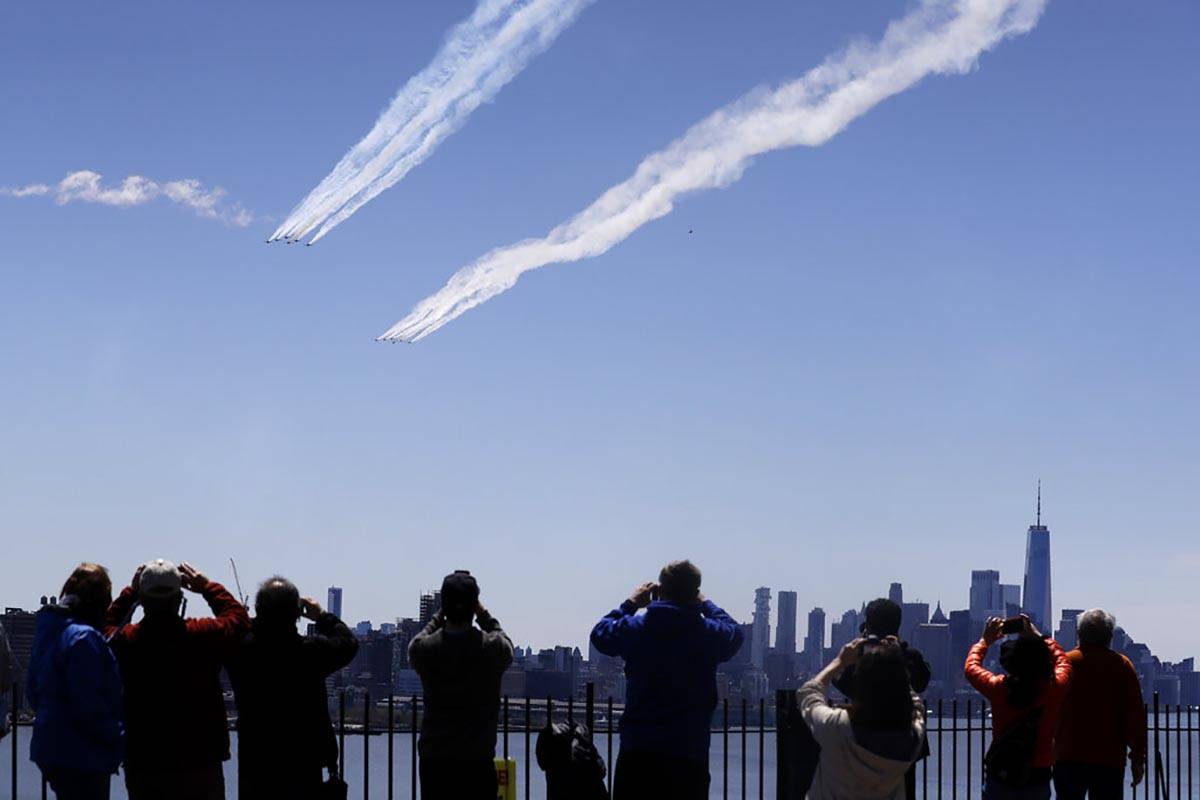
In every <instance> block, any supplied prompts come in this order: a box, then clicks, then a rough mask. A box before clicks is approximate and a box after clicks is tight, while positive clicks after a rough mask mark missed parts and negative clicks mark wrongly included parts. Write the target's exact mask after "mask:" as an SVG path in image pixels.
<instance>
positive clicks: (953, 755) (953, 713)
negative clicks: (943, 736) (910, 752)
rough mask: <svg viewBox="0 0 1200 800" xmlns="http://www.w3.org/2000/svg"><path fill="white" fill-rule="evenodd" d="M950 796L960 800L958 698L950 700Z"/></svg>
mask: <svg viewBox="0 0 1200 800" xmlns="http://www.w3.org/2000/svg"><path fill="white" fill-rule="evenodd" d="M950 759H951V764H950V780H951V783H950V797H951V798H953V800H958V699H957V698H955V699H954V700H951V701H950Z"/></svg>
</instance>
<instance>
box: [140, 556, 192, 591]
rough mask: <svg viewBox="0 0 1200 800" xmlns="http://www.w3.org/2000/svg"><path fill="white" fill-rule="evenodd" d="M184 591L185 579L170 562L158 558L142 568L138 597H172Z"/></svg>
mask: <svg viewBox="0 0 1200 800" xmlns="http://www.w3.org/2000/svg"><path fill="white" fill-rule="evenodd" d="M181 591H183V578H182V577H181V576H180V574H179V570H178V569H177V568H176V567H175V565H174V564H172V563H171V562H170V561H167V560H166V559H162V558H156V559H154V560H153V561H150V562H147V563H146V565H145V566H143V567H142V577H141V578H139V579H138V596H139V597H143V598H156V597H162V598H166V597H172V596H174V595H177V594H179V593H180V592H181Z"/></svg>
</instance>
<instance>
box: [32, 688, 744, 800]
mask: <svg viewBox="0 0 1200 800" xmlns="http://www.w3.org/2000/svg"><path fill="white" fill-rule="evenodd" d="M721 706H722V709H724V715H722V717H724V721H722V722H721V800H730V698H727V697H726V698H725V699H724V700H722V702H721ZM14 775H16V772H14ZM13 786H16V783H14V784H13ZM12 796H13V800H16V799H17V790H16V789H13V794H12Z"/></svg>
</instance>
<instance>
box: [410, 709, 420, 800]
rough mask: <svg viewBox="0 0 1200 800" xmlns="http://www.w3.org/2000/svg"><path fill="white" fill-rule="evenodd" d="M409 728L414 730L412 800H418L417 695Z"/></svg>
mask: <svg viewBox="0 0 1200 800" xmlns="http://www.w3.org/2000/svg"><path fill="white" fill-rule="evenodd" d="M409 727H410V728H412V731H411V732H410V735H411V736H412V753H411V754H410V755H409V763H410V765H411V767H412V775H411V776H410V780H411V781H412V800H417V769H418V767H417V696H416V695H415V694H414V695H413V696H412V724H410V725H409Z"/></svg>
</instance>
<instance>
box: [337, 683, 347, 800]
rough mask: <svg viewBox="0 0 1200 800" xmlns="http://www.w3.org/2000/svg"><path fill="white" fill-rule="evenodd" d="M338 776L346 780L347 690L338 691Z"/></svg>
mask: <svg viewBox="0 0 1200 800" xmlns="http://www.w3.org/2000/svg"><path fill="white" fill-rule="evenodd" d="M338 777H339V778H341V779H342V780H346V690H345V689H342V690H341V691H340V692H338Z"/></svg>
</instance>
